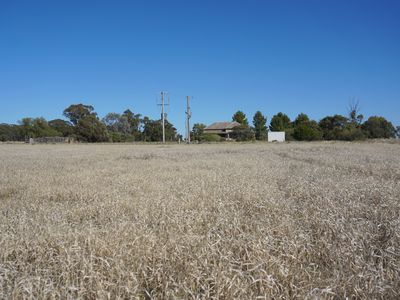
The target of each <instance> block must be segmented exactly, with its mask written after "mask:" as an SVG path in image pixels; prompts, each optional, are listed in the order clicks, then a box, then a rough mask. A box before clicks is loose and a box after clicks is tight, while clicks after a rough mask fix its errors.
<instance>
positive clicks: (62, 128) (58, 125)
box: [49, 119, 74, 137]
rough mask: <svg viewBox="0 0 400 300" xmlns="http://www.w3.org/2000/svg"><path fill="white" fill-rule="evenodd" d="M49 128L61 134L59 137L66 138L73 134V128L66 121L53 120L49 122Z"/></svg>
mask: <svg viewBox="0 0 400 300" xmlns="http://www.w3.org/2000/svg"><path fill="white" fill-rule="evenodd" d="M49 126H50V127H51V128H53V129H54V130H56V131H58V132H59V133H61V136H64V137H67V136H71V135H73V134H74V126H72V124H71V123H70V122H68V121H65V120H61V119H55V120H51V121H49Z"/></svg>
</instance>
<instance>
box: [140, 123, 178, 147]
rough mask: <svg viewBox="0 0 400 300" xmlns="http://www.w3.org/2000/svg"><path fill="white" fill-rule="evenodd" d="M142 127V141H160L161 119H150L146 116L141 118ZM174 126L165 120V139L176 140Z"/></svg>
mask: <svg viewBox="0 0 400 300" xmlns="http://www.w3.org/2000/svg"><path fill="white" fill-rule="evenodd" d="M143 123H144V128H143V136H144V141H147V142H160V141H162V121H161V120H150V119H149V118H148V117H144V119H143ZM177 138H178V137H177V132H176V128H175V127H174V126H173V125H172V124H171V123H169V122H168V121H167V120H165V140H166V141H175V140H177Z"/></svg>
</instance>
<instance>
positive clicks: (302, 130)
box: [293, 114, 322, 141]
mask: <svg viewBox="0 0 400 300" xmlns="http://www.w3.org/2000/svg"><path fill="white" fill-rule="evenodd" d="M293 136H294V138H295V139H296V140H298V141H316V140H320V139H322V131H321V129H320V128H319V126H318V123H317V122H316V121H313V120H310V119H309V118H308V116H307V115H306V114H299V115H298V116H297V118H296V120H295V121H294V132H293Z"/></svg>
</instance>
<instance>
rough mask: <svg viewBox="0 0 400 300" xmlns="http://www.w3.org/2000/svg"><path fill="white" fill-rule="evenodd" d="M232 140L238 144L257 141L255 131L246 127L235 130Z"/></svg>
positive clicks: (242, 126)
mask: <svg viewBox="0 0 400 300" xmlns="http://www.w3.org/2000/svg"><path fill="white" fill-rule="evenodd" d="M231 136H232V138H233V139H235V140H236V141H238V142H246V141H253V140H255V134H254V130H253V129H252V128H251V127H249V126H246V125H241V126H238V127H235V128H234V129H233V133H232V134H231Z"/></svg>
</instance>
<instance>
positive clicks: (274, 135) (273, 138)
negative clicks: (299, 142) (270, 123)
mask: <svg viewBox="0 0 400 300" xmlns="http://www.w3.org/2000/svg"><path fill="white" fill-rule="evenodd" d="M284 141H285V132H284V131H268V142H284Z"/></svg>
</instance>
